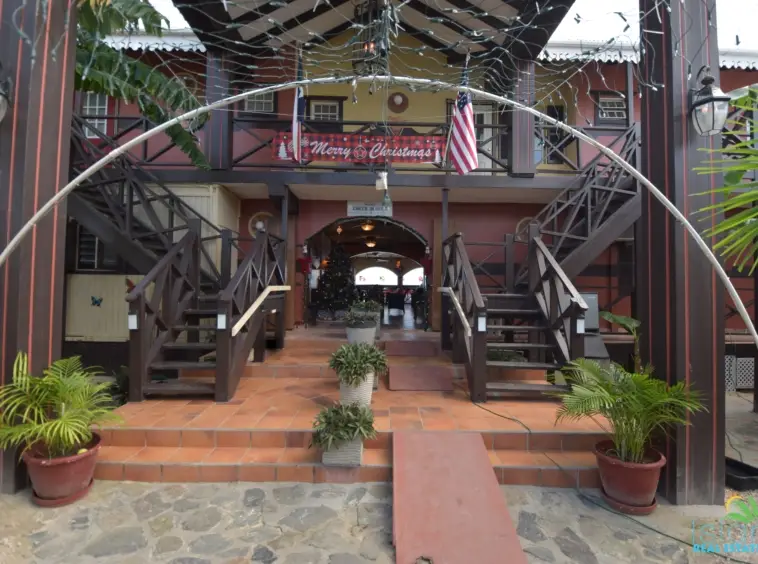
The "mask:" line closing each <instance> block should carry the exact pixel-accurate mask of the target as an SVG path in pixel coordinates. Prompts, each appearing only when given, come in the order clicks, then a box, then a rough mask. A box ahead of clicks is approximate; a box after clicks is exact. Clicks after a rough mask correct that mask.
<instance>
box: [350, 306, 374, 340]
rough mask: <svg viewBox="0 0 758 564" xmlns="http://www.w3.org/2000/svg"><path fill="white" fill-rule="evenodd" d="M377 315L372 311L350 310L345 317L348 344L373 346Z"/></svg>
mask: <svg viewBox="0 0 758 564" xmlns="http://www.w3.org/2000/svg"><path fill="white" fill-rule="evenodd" d="M378 317H379V316H378V315H377V314H376V313H375V312H372V311H362V310H357V309H351V310H350V311H348V312H347V314H346V315H345V327H346V331H347V342H348V343H368V344H370V345H373V344H374V341H376V323H377V319H378Z"/></svg>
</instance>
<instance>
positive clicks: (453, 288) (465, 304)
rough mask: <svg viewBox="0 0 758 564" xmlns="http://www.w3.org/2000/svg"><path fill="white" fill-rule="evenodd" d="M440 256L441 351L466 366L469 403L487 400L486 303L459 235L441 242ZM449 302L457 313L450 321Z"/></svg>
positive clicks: (461, 236) (461, 237)
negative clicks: (441, 270) (441, 263)
mask: <svg viewBox="0 0 758 564" xmlns="http://www.w3.org/2000/svg"><path fill="white" fill-rule="evenodd" d="M442 255H443V261H444V265H445V270H444V273H443V276H442V286H441V287H440V288H439V291H440V292H442V294H443V296H444V298H443V301H442V335H441V340H442V343H441V346H442V349H443V350H445V349H451V348H452V351H453V362H461V363H463V364H465V366H466V379H467V380H468V386H469V393H470V395H471V400H472V401H474V402H482V401H486V397H487V391H486V384H487V381H486V371H487V366H486V362H487V329H486V327H487V301H486V299H485V298H484V297H483V296H482V293H481V292H480V290H479V284H478V283H477V281H476V276H475V275H474V271H473V269H472V267H471V260H470V259H469V256H468V253H467V252H466V247H465V245H464V244H463V235H462V234H461V233H456V234H455V235H453V236H451V237H449V238H448V239H447V240H446V241H444V243H443V248H442ZM445 298H446V299H445ZM448 301H450V302H451V303H452V305H453V307H454V309H455V311H456V313H457V315H454V316H452V318H451V316H450V310H449V307H448ZM451 335H452V339H451Z"/></svg>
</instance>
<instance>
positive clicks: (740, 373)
mask: <svg viewBox="0 0 758 564" xmlns="http://www.w3.org/2000/svg"><path fill="white" fill-rule="evenodd" d="M754 386H755V362H754V360H753V359H752V358H738V359H737V384H736V387H737V389H738V390H751V389H753V387H754Z"/></svg>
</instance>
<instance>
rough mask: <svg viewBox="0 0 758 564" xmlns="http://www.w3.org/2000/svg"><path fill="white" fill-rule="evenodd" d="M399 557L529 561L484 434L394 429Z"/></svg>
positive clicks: (442, 562)
mask: <svg viewBox="0 0 758 564" xmlns="http://www.w3.org/2000/svg"><path fill="white" fill-rule="evenodd" d="M392 450H393V462H392V474H393V478H392V479H393V504H394V507H393V522H392V528H393V534H394V538H395V553H396V560H395V562H396V563H397V564H416V562H417V560H418V559H419V558H421V557H422V556H425V557H427V558H429V559H431V561H433V562H434V564H526V562H527V560H526V556H525V555H524V552H523V550H522V549H521V543H520V542H519V539H518V535H517V534H516V528H515V527H514V526H513V521H512V520H511V516H510V514H509V513H508V507H507V506H506V503H505V498H504V496H503V493H502V492H501V491H500V488H499V486H498V483H497V479H496V478H495V473H494V472H493V471H492V462H490V459H489V456H488V455H487V450H486V449H485V448H484V443H483V442H482V436H481V434H476V433H445V432H439V433H434V432H428V431H396V432H395V433H394V434H393V437H392Z"/></svg>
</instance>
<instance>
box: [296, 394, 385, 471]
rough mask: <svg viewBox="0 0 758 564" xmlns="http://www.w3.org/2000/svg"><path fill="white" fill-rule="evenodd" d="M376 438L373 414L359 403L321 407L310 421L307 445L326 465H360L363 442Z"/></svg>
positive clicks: (368, 408)
mask: <svg viewBox="0 0 758 564" xmlns="http://www.w3.org/2000/svg"><path fill="white" fill-rule="evenodd" d="M375 437H376V431H375V430H374V412H373V411H371V408H370V407H367V406H365V405H360V404H356V403H353V404H337V405H334V406H332V407H325V408H324V409H322V410H321V413H319V414H318V416H317V417H316V420H315V421H314V422H313V438H312V440H311V444H310V446H311V447H313V446H316V447H318V448H320V449H321V450H322V452H323V454H322V457H321V461H322V462H323V463H324V464H325V465H326V466H360V465H361V460H362V458H363V441H365V440H366V439H373V438H375Z"/></svg>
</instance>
